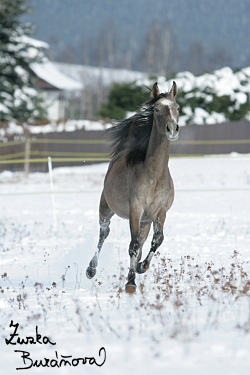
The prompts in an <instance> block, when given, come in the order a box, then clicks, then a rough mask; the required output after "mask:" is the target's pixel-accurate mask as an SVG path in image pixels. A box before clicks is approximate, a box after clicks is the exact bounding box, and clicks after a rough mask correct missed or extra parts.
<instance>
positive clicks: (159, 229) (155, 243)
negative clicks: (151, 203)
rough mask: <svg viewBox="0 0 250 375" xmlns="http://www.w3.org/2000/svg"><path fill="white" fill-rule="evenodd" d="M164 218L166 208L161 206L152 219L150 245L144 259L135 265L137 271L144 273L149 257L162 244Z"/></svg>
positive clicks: (150, 257)
mask: <svg viewBox="0 0 250 375" xmlns="http://www.w3.org/2000/svg"><path fill="white" fill-rule="evenodd" d="M165 219H166V209H165V208H162V209H161V210H160V211H159V212H158V214H157V217H156V219H155V221H154V235H153V239H152V242H151V247H150V250H149V253H148V255H147V256H146V258H145V259H144V261H143V262H140V263H138V264H137V266H136V272H137V273H144V272H146V271H147V269H148V268H149V265H150V262H151V259H152V258H153V255H154V253H155V252H156V250H157V249H158V247H159V246H160V245H161V244H162V242H163V239H164V236H163V226H164V222H165Z"/></svg>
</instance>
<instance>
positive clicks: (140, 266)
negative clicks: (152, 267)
mask: <svg viewBox="0 0 250 375" xmlns="http://www.w3.org/2000/svg"><path fill="white" fill-rule="evenodd" d="M148 268H149V265H148V264H147V263H146V264H145V263H144V262H140V263H138V264H137V266H136V272H137V273H144V272H146V271H147V269H148Z"/></svg>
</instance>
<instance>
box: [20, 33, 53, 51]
mask: <svg viewBox="0 0 250 375" xmlns="http://www.w3.org/2000/svg"><path fill="white" fill-rule="evenodd" d="M20 42H22V43H25V44H30V45H31V46H33V47H35V48H43V49H48V48H49V44H48V43H46V42H43V41H42V40H38V39H34V38H30V37H29V36H27V35H22V36H21V37H20Z"/></svg>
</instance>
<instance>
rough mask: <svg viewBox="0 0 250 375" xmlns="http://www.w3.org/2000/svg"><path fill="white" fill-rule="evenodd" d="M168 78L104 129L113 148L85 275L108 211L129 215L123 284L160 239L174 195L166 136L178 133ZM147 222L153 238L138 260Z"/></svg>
mask: <svg viewBox="0 0 250 375" xmlns="http://www.w3.org/2000/svg"><path fill="white" fill-rule="evenodd" d="M177 93H178V89H177V85H176V83H175V82H173V85H172V88H171V90H170V91H169V92H167V93H160V91H159V88H158V85H157V82H156V83H155V84H154V85H153V88H152V90H151V98H150V99H149V100H148V101H146V102H145V103H144V105H143V107H142V108H141V109H140V110H139V111H138V112H137V113H136V114H135V115H134V116H132V117H130V118H128V119H125V120H122V121H121V122H118V123H117V124H116V125H114V126H113V127H112V128H110V129H109V132H110V137H111V140H112V142H111V143H112V146H113V152H112V154H111V155H112V158H111V161H110V164H109V167H108V171H107V173H106V176H105V180H104V188H103V191H102V194H101V199H100V206H99V224H100V235H99V242H98V245H97V251H96V252H95V255H94V256H93V258H92V259H91V261H90V263H89V266H88V267H87V269H86V276H87V277H88V278H89V279H91V278H93V277H94V276H95V274H96V268H97V265H98V258H99V254H100V251H101V248H102V246H103V243H104V241H105V239H106V238H107V237H108V235H109V232H110V220H111V218H112V216H113V215H114V214H117V215H118V216H120V217H121V218H125V219H128V220H129V224H130V233H131V241H130V245H129V256H130V268H129V272H128V277H127V280H128V281H127V283H126V285H125V290H126V292H128V293H134V292H135V291H136V284H135V276H136V273H139V274H141V273H144V272H145V271H146V270H147V269H148V268H149V265H150V261H151V259H152V257H153V255H154V254H155V252H156V250H157V249H158V247H159V246H160V245H161V244H162V242H163V239H164V236H163V226H164V222H165V218H166V212H167V211H168V210H169V209H170V207H171V206H172V203H173V200H174V185H173V180H172V177H171V175H170V172H169V168H168V161H169V152H170V142H172V141H176V140H177V139H178V136H179V131H180V129H179V125H178V119H179V108H180V107H179V105H178V103H177V102H176V100H175V98H176V95H177ZM152 223H153V229H154V234H153V239H152V242H151V247H150V250H149V253H148V255H147V256H146V258H145V259H144V260H143V261H142V262H140V260H141V256H142V247H143V244H144V242H145V241H146V239H147V237H148V233H149V230H150V227H151V224H152Z"/></svg>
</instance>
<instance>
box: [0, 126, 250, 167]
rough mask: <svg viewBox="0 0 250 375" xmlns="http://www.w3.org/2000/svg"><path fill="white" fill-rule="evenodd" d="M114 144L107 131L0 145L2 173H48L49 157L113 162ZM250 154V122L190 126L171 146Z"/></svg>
mask: <svg viewBox="0 0 250 375" xmlns="http://www.w3.org/2000/svg"><path fill="white" fill-rule="evenodd" d="M109 151H110V144H109V142H108V141H107V138H106V134H105V132H103V131H85V130H76V131H74V132H62V133H57V132H54V133H48V134H38V135H36V136H32V137H31V136H30V137H26V138H22V139H18V140H16V139H15V137H14V136H12V137H9V139H8V142H2V143H0V170H5V169H9V170H24V171H25V173H26V174H27V173H28V172H29V171H30V170H31V171H47V170H48V169H47V168H48V166H47V160H48V156H50V157H51V159H52V163H53V165H55V163H56V166H66V165H79V164H80V165H81V164H84V163H85V164H86V163H97V162H104V161H109V160H110V158H109ZM230 152H238V153H250V123H249V122H247V121H240V122H230V123H224V124H217V125H202V126H199V125H189V126H186V127H183V128H181V130H180V139H179V140H178V141H177V142H174V143H172V144H171V155H172V156H175V157H179V156H202V155H211V154H228V153H230Z"/></svg>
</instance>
